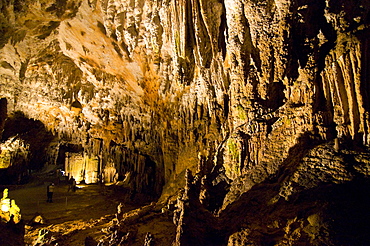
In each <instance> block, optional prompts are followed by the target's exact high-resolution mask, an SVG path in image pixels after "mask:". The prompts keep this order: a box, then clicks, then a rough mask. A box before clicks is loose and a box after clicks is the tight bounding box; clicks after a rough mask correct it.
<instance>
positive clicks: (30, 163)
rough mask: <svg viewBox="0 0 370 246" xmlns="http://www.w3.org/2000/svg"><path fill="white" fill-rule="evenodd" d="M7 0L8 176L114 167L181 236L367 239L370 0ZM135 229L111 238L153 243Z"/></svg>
mask: <svg viewBox="0 0 370 246" xmlns="http://www.w3.org/2000/svg"><path fill="white" fill-rule="evenodd" d="M0 9H1V13H0V32H1V35H0V98H2V99H1V101H0V128H1V129H3V128H4V131H3V132H2V133H1V134H2V138H3V142H2V144H1V149H2V150H3V149H4V151H2V152H1V153H0V161H1V165H4V167H5V166H9V167H8V168H3V169H1V175H2V177H8V178H9V177H10V178H9V180H8V181H7V182H12V183H17V182H20V183H22V182H26V179H27V177H28V174H29V170H33V171H35V170H39V169H41V168H42V166H44V165H46V166H61V167H63V168H65V169H66V171H67V172H68V174H70V175H73V176H74V177H75V178H76V180H77V181H79V182H82V181H85V182H86V183H95V182H99V181H104V182H106V183H117V182H118V184H121V186H122V187H124V189H125V190H127V193H128V194H129V198H130V199H131V202H133V203H135V202H136V203H137V204H142V203H143V202H144V203H145V202H151V201H156V202H157V204H156V205H155V208H152V207H149V208H148V207H144V208H142V209H143V210H144V211H146V210H145V209H149V210H151V211H149V212H148V211H147V214H150V216H149V219H148V217H145V216H146V215H145V213H143V214H140V213H139V214H140V215H138V216H137V217H135V219H136V220H138V221H140V220H141V219H142V221H149V220H150V221H151V222H147V223H152V222H153V221H155V220H156V219H158V216H157V215H156V213H157V212H158V211H162V210H163V211H162V212H163V214H162V215H161V219H163V216H167V217H168V218H169V219H168V220H169V221H172V217H173V228H176V230H177V231H176V233H175V232H174V235H173V237H169V238H168V242H167V243H168V244H171V243H172V241H173V243H174V244H175V245H247V244H252V245H289V244H292V245H294V244H306V245H307V244H310V245H366V244H370V237H369V236H368V235H367V231H368V229H369V226H368V225H367V224H368V223H367V221H369V219H370V214H369V212H367V209H365V208H366V207H368V205H370V201H369V197H370V196H369V194H368V190H369V181H368V176H369V170H370V166H369V151H368V147H369V144H370V135H369V126H370V124H369V123H370V122H369V121H370V119H369V110H370V102H369V89H370V88H369V79H370V74H369V73H370V72H369V71H370V62H369V47H370V46H369V40H368V36H369V20H370V14H369V9H370V2H369V1H368V0H360V1H359V0H356V1H355V0H350V1H348V0H347V1H344V0H320V1H314V2H312V1H304V0H299V1H293V0H276V1H270V0H266V1H257V0H227V1H223V0H207V1H206V0H188V1H185V0H180V1H175V0H153V1H147V0H131V1H123V0H109V1H108V0H63V1H56V0H36V1H30V0H25V1H9V0H6V1H2V2H1V3H0ZM7 116H8V120H7V121H5V119H6V117H7ZM7 141H8V142H7ZM9 141H10V142H9ZM11 144H13V145H11ZM15 144H16V145H15ZM9 146H14V147H12V149H9V148H10V147H9ZM9 163H11V164H9ZM2 180H4V179H2ZM153 206H154V205H153ZM161 209H162V210H161ZM165 214H166V215H165ZM140 218H141V219H140ZM143 218H145V219H143ZM334 221H335V223H334ZM140 228H141V229H139V230H145V229H146V228H145V223H143V224H142V227H140ZM143 228H144V229H143ZM147 229H148V228H147ZM129 231H130V226H129V225H125V228H123V226H117V227H115V228H113V231H112V233H113V234H112V235H115V237H116V238H115V239H114V240H121V239H122V238H123V237H127V238H126V239H127V240H128V241H130V240H131V241H130V243H131V244H130V245H136V244H137V245H143V242H144V238H139V235H140V236H142V235H147V239H146V243H147V245H149V244H150V242H151V241H152V239H151V236H150V235H151V234H146V233H144V232H142V233H140V234H132V233H131V234H130V233H128V232H129ZM123 232H124V233H123ZM147 232H148V233H153V231H152V232H151V231H150V230H149V229H148V231H147ZM114 233H116V234H114ZM125 233H126V234H125ZM127 233H128V234H127ZM153 235H154V236H153V237H154V238H153V240H154V242H155V237H156V236H157V237H158V234H153ZM174 238H175V239H174ZM89 240H90V241H89ZM89 240H88V241H89V242H90V243H94V241H95V240H96V238H93V237H92V238H89ZM109 240H111V241H112V242H111V243H109ZM109 240H108V239H106V244H107V245H113V241H114V240H113V239H112V238H110V239H109ZM135 240H136V241H135ZM128 241H127V242H128ZM161 242H163V241H161ZM135 243H136V244H135ZM104 245H105V244H104Z"/></svg>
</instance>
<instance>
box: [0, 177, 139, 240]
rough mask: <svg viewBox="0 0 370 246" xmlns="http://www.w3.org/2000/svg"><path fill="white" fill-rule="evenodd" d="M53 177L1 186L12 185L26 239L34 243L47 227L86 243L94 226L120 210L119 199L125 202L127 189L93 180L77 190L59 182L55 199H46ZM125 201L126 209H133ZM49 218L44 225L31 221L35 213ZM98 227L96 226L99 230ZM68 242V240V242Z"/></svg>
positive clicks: (12, 196) (69, 238) (105, 221)
mask: <svg viewBox="0 0 370 246" xmlns="http://www.w3.org/2000/svg"><path fill="white" fill-rule="evenodd" d="M51 180H52V179H50V178H48V177H37V178H35V179H34V181H33V182H31V183H29V184H26V185H20V186H2V187H0V188H1V190H4V189H5V188H8V189H9V197H10V198H11V199H14V200H15V201H16V204H17V205H18V206H19V207H20V209H21V215H22V219H23V220H24V222H25V224H26V225H27V226H26V236H25V240H26V243H27V242H28V243H32V242H33V241H34V240H35V239H36V238H37V234H38V232H39V230H40V229H42V228H47V229H48V230H51V231H59V232H62V231H63V234H64V235H67V234H69V236H67V238H68V239H67V238H66V240H67V241H69V242H70V243H72V242H71V240H73V245H84V240H85V238H86V236H88V235H89V234H92V233H96V232H93V231H92V230H91V227H92V226H97V225H99V224H100V225H103V224H104V223H107V222H108V221H109V220H110V219H111V218H113V216H114V214H115V213H116V211H117V206H118V204H119V203H120V202H124V200H125V197H126V196H125V193H124V192H122V190H118V191H117V190H116V189H115V187H114V186H106V185H98V184H90V185H78V188H77V190H76V192H72V191H68V185H67V183H66V182H59V183H56V187H55V191H54V196H53V203H48V202H46V189H47V188H46V187H47V185H48V184H50V182H52V181H51ZM133 208H134V206H133V205H129V204H127V203H125V207H124V210H126V211H129V210H131V209H133ZM37 213H39V214H41V215H42V216H43V218H45V219H46V222H45V224H43V225H36V226H35V225H33V226H29V225H30V221H31V220H32V218H33V217H34V216H35V214H37ZM98 229H99V227H96V230H98ZM66 245H68V243H67V244H66Z"/></svg>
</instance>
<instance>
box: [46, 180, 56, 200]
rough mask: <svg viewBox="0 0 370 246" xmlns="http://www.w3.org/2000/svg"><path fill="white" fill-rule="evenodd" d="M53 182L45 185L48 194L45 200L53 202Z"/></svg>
mask: <svg viewBox="0 0 370 246" xmlns="http://www.w3.org/2000/svg"><path fill="white" fill-rule="evenodd" d="M54 187H55V186H54V183H51V184H50V185H48V187H47V196H48V199H47V201H46V202H53V194H54Z"/></svg>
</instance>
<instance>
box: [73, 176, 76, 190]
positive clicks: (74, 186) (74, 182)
mask: <svg viewBox="0 0 370 246" xmlns="http://www.w3.org/2000/svg"><path fill="white" fill-rule="evenodd" d="M72 191H73V192H75V191H76V180H75V179H74V178H73V177H72Z"/></svg>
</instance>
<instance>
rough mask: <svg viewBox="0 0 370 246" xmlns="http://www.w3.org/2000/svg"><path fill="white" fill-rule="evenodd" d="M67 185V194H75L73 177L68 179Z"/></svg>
mask: <svg viewBox="0 0 370 246" xmlns="http://www.w3.org/2000/svg"><path fill="white" fill-rule="evenodd" d="M68 183H69V186H68V192H69V191H72V192H75V191H76V180H75V179H74V178H73V176H72V177H71V178H70V179H69V182H68Z"/></svg>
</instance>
